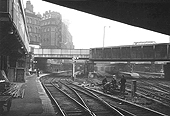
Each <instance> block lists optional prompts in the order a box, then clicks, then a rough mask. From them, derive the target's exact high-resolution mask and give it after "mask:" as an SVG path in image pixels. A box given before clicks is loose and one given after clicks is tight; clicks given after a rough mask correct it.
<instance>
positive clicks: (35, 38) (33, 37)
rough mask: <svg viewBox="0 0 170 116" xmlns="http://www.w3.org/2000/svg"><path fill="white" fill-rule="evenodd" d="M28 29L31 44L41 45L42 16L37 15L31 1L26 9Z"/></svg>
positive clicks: (27, 3)
mask: <svg viewBox="0 0 170 116" xmlns="http://www.w3.org/2000/svg"><path fill="white" fill-rule="evenodd" d="M25 14H26V22H27V28H28V32H29V37H30V44H33V45H39V44H40V38H41V36H40V34H41V33H40V28H41V27H40V21H41V15H40V14H35V12H34V7H33V5H32V4H31V2H30V1H27V2H26V8H25Z"/></svg>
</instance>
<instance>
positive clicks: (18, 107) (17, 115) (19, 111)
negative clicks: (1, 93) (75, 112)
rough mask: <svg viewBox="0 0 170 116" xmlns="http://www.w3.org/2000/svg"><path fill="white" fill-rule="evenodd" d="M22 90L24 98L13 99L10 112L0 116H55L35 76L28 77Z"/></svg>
mask: <svg viewBox="0 0 170 116" xmlns="http://www.w3.org/2000/svg"><path fill="white" fill-rule="evenodd" d="M23 88H24V89H25V95H24V98H23V99H21V98H15V99H13V100H12V106H11V108H10V112H8V113H7V112H5V113H4V114H3V115H2V114H0V116H1V115H2V116H55V111H54V109H53V106H52V104H51V101H50V99H49V98H48V96H47V94H46V93H45V91H44V89H43V87H42V85H41V83H40V81H39V79H38V78H37V76H36V75H32V76H28V77H27V78H26V82H25V84H24V85H23ZM5 110H6V109H5Z"/></svg>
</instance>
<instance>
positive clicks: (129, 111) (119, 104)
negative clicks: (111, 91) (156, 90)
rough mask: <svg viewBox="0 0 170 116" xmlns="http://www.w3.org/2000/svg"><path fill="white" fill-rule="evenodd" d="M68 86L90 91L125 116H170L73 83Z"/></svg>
mask: <svg viewBox="0 0 170 116" xmlns="http://www.w3.org/2000/svg"><path fill="white" fill-rule="evenodd" d="M67 85H69V86H73V88H74V89H76V90H77V91H86V92H89V91H90V92H89V94H91V95H92V94H95V96H98V98H99V99H101V100H102V101H104V102H106V103H108V104H109V105H111V106H112V107H114V108H115V109H117V110H118V111H120V112H122V114H124V115H125V116H128V115H131V116H149V115H151V116H152V115H153V116H168V115H166V114H163V113H160V112H157V111H154V110H151V109H149V108H145V107H141V106H139V105H136V104H132V103H130V102H127V101H125V100H122V99H119V98H117V97H113V96H110V95H107V94H104V93H102V92H98V91H95V90H91V89H88V90H87V88H86V89H85V88H82V87H80V86H77V85H74V84H72V83H69V84H68V83H67Z"/></svg>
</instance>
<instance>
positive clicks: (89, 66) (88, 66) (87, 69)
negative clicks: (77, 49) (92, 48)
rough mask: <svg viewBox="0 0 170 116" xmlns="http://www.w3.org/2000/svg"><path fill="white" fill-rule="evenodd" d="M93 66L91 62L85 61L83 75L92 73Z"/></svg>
mask: <svg viewBox="0 0 170 116" xmlns="http://www.w3.org/2000/svg"><path fill="white" fill-rule="evenodd" d="M94 65H95V63H94V62H93V61H86V63H85V67H84V74H86V75H88V73H89V72H94Z"/></svg>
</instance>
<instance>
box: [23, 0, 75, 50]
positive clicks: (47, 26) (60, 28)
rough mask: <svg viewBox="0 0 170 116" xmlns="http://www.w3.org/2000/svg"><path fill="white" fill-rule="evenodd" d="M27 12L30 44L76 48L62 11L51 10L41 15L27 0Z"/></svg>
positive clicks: (52, 47) (42, 46)
mask: <svg viewBox="0 0 170 116" xmlns="http://www.w3.org/2000/svg"><path fill="white" fill-rule="evenodd" d="M25 14H26V19H27V20H26V21H27V28H28V32H29V37H30V44H32V45H39V46H40V47H41V48H45V49H74V45H73V42H72V36H71V34H70V32H69V31H68V27H67V25H66V24H65V23H63V22H62V16H61V14H60V13H58V12H54V11H50V10H49V11H46V12H45V13H43V15H42V16H41V14H36V13H35V12H34V6H33V5H32V4H31V2H30V1H27V2H26V8H25Z"/></svg>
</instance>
